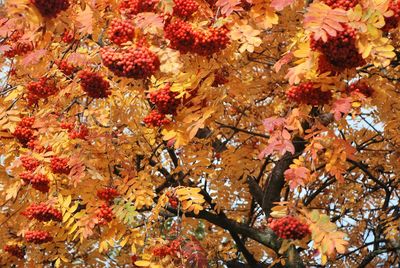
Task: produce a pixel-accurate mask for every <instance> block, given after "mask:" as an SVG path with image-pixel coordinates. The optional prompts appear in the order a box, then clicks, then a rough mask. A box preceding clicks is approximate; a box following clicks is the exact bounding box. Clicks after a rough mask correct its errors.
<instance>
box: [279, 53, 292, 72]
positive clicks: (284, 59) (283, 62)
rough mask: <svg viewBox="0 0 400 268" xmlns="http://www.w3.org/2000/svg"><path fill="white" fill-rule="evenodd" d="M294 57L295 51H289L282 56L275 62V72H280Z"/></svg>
mask: <svg viewBox="0 0 400 268" xmlns="http://www.w3.org/2000/svg"><path fill="white" fill-rule="evenodd" d="M292 59H293V53H292V52H289V53H287V54H286V55H284V56H283V57H282V58H280V59H279V60H278V61H277V62H276V63H275V64H274V70H275V72H277V73H278V72H279V71H280V70H281V68H282V66H284V65H286V64H288V63H289V62H291V61H292Z"/></svg>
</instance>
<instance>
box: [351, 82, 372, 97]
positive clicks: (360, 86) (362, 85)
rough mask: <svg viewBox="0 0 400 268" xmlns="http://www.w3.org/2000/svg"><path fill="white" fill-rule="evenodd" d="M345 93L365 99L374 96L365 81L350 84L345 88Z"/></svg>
mask: <svg viewBox="0 0 400 268" xmlns="http://www.w3.org/2000/svg"><path fill="white" fill-rule="evenodd" d="M346 92H347V93H353V92H355V93H360V94H363V95H364V96H365V97H367V98H369V97H371V96H372V94H374V89H373V88H372V87H370V86H369V85H368V84H367V83H366V82H365V81H357V82H356V83H353V84H350V85H349V86H348V87H347V88H346Z"/></svg>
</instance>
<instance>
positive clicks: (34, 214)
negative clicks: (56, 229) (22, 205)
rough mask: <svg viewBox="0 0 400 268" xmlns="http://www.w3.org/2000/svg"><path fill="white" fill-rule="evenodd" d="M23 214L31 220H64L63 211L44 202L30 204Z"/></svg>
mask: <svg viewBox="0 0 400 268" xmlns="http://www.w3.org/2000/svg"><path fill="white" fill-rule="evenodd" d="M21 214H22V215H24V216H25V217H27V218H28V219H30V220H33V219H36V220H38V221H46V222H47V221H61V220H62V214H61V211H59V210H58V209H55V208H53V207H52V206H50V205H48V204H46V203H43V202H42V203H39V204H30V205H29V207H27V208H26V210H25V211H24V212H22V213H21Z"/></svg>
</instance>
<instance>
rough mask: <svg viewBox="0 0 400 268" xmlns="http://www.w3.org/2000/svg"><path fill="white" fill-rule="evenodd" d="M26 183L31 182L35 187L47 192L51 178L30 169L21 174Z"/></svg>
mask: <svg viewBox="0 0 400 268" xmlns="http://www.w3.org/2000/svg"><path fill="white" fill-rule="evenodd" d="M19 177H20V178H21V179H22V180H23V182H24V184H31V185H32V188H33V189H36V190H38V191H40V192H42V193H47V192H48V191H49V190H50V185H49V184H50V180H49V179H48V178H47V177H46V176H45V175H43V174H33V173H32V172H30V171H25V172H22V173H20V174H19Z"/></svg>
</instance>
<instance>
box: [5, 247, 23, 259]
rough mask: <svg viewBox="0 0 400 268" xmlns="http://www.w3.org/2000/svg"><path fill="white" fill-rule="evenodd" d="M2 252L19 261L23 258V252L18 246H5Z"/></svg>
mask: <svg viewBox="0 0 400 268" xmlns="http://www.w3.org/2000/svg"><path fill="white" fill-rule="evenodd" d="M3 250H4V251H5V252H7V253H8V254H10V255H13V256H15V257H17V258H19V259H23V258H24V256H25V250H24V249H23V248H22V247H20V246H18V245H5V246H4V248H3Z"/></svg>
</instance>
